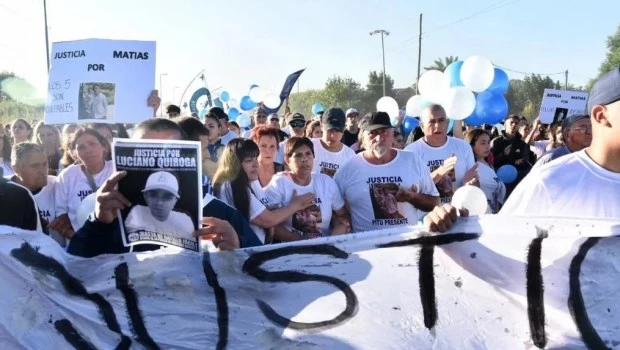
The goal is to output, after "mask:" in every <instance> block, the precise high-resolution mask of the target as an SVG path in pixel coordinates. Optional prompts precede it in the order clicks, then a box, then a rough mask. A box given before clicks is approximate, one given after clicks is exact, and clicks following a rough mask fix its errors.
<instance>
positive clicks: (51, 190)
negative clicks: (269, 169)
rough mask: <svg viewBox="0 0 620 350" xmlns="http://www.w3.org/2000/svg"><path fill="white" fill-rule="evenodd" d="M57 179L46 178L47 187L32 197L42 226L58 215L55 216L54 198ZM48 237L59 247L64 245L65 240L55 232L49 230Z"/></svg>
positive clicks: (52, 177) (53, 177)
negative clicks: (37, 208)
mask: <svg viewBox="0 0 620 350" xmlns="http://www.w3.org/2000/svg"><path fill="white" fill-rule="evenodd" d="M57 183H58V179H57V178H56V176H51V175H48V176H47V185H45V187H43V188H42V189H41V190H40V191H39V192H38V193H37V194H35V195H34V200H35V201H36V202H37V207H39V216H41V219H42V220H43V225H44V226H47V225H48V224H49V223H50V222H52V221H54V220H55V219H56V218H57V217H58V215H56V198H55V190H56V184H57ZM49 231H50V232H49V233H50V237H52V238H53V239H54V240H55V241H56V242H58V243H59V244H60V245H61V246H63V247H64V246H65V245H66V241H65V238H64V237H63V236H62V235H61V234H60V233H58V232H56V231H55V230H52V229H49Z"/></svg>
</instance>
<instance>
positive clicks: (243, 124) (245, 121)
mask: <svg viewBox="0 0 620 350" xmlns="http://www.w3.org/2000/svg"><path fill="white" fill-rule="evenodd" d="M236 122H237V124H239V127H240V128H247V127H249V126H250V125H252V120H251V119H250V117H249V116H248V115H247V114H240V115H239V116H238V117H237V120H236Z"/></svg>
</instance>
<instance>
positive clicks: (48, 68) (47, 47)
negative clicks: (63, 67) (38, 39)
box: [43, 0, 50, 74]
mask: <svg viewBox="0 0 620 350" xmlns="http://www.w3.org/2000/svg"><path fill="white" fill-rule="evenodd" d="M43 18H44V19H45V54H46V57H47V74H49V72H50V42H49V36H48V33H47V1H46V0H43Z"/></svg>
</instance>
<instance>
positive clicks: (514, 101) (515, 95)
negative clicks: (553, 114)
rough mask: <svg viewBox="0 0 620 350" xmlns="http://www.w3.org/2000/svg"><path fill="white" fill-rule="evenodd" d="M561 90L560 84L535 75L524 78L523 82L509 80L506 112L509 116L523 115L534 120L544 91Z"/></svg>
mask: <svg viewBox="0 0 620 350" xmlns="http://www.w3.org/2000/svg"><path fill="white" fill-rule="evenodd" d="M561 88H563V87H562V86H561V85H560V82H558V81H555V82H554V81H553V80H552V79H551V78H549V77H544V78H543V77H541V76H540V75H536V74H532V75H530V76H526V77H525V78H524V79H523V80H511V81H510V83H509V85H508V91H507V92H506V100H507V101H508V111H509V113H510V114H525V116H526V117H530V118H535V117H536V116H537V115H538V111H539V110H540V104H541V102H542V97H543V93H544V92H545V89H561ZM526 112H527V113H526Z"/></svg>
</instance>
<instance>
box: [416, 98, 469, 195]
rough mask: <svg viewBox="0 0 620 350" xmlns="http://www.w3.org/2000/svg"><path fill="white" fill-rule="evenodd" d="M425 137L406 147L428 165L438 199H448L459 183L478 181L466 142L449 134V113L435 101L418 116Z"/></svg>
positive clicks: (459, 185) (461, 184) (460, 184)
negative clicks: (447, 114)
mask: <svg viewBox="0 0 620 350" xmlns="http://www.w3.org/2000/svg"><path fill="white" fill-rule="evenodd" d="M420 127H422V131H424V137H423V138H421V139H419V140H417V141H416V142H414V143H412V144H410V145H408V146H407V147H405V151H409V152H412V153H413V154H415V155H416V157H417V158H418V159H420V160H422V162H423V163H424V164H425V165H426V166H427V167H428V170H429V171H430V172H431V177H432V179H433V182H434V183H435V186H436V187H437V191H439V197H440V198H441V203H450V201H451V200H452V195H454V191H456V190H457V189H458V188H459V187H461V186H463V185H465V184H469V185H477V184H478V174H477V173H476V171H477V167H478V166H477V165H476V159H475V158H474V153H473V151H472V149H471V146H470V145H469V143H467V142H465V141H463V140H461V139H458V138H456V137H451V136H448V117H447V116H446V111H445V109H443V107H442V106H440V105H438V104H432V105H430V106H427V107H426V108H424V111H423V112H422V115H421V118H420Z"/></svg>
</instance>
